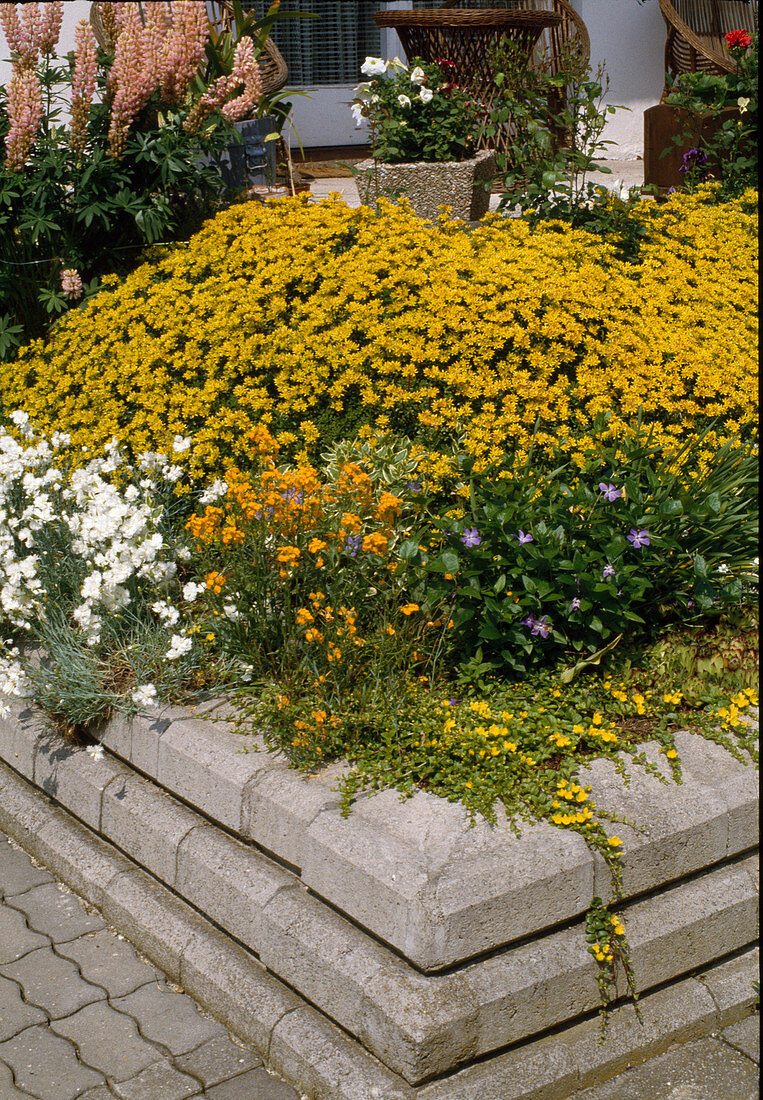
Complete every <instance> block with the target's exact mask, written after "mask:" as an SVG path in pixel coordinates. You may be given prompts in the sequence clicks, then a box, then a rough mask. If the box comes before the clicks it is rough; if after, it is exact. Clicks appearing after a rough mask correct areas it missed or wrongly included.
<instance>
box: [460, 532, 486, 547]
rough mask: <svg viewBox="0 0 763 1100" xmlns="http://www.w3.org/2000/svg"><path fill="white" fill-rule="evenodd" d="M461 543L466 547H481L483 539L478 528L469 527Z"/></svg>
mask: <svg viewBox="0 0 763 1100" xmlns="http://www.w3.org/2000/svg"><path fill="white" fill-rule="evenodd" d="M461 542H462V543H463V544H464V546H479V544H480V543H481V542H482V537H481V535H480V533H479V531H478V530H477V528H476V527H468V528H467V529H466V531H464V533H463V535H462V536H461Z"/></svg>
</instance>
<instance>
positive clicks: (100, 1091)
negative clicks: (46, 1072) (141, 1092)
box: [0, 1085, 203, 1100]
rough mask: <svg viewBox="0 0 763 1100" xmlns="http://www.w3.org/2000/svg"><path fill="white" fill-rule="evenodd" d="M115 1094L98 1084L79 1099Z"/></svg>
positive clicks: (92, 1099) (93, 1099) (101, 1098)
mask: <svg viewBox="0 0 763 1100" xmlns="http://www.w3.org/2000/svg"><path fill="white" fill-rule="evenodd" d="M114 1095H115V1094H114V1093H113V1092H112V1091H111V1089H110V1088H109V1086H108V1085H96V1087H95V1088H94V1089H88V1090H87V1092H83V1093H82V1095H81V1096H78V1097H77V1100H114ZM1 1096H2V1094H1V1093H0V1097H1ZM202 1100H203V1098H202Z"/></svg>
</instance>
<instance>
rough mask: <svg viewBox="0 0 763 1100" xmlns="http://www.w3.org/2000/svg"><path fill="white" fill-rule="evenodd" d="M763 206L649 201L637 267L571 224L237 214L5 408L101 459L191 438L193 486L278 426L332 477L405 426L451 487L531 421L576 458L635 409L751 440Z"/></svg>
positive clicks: (118, 306) (157, 269)
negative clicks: (599, 422) (454, 440)
mask: <svg viewBox="0 0 763 1100" xmlns="http://www.w3.org/2000/svg"><path fill="white" fill-rule="evenodd" d="M756 197H757V196H756V195H755V194H754V193H752V192H750V193H748V194H746V195H745V196H743V198H742V199H739V200H735V201H734V202H729V203H725V204H715V203H714V202H713V201H712V195H711V193H710V192H708V191H702V192H700V193H698V194H695V195H691V196H687V195H685V194H684V195H675V196H673V197H672V198H671V200H670V201H669V202H667V203H666V204H664V205H663V206H656V205H655V204H651V203H649V202H645V203H643V204H642V206H641V207H640V208H639V212H638V216H639V217H640V218H642V219H643V220H644V222H645V224H646V226H647V227H648V233H647V236H646V239H645V242H644V245H643V247H642V251H641V255H640V258H639V262H637V263H626V262H623V261H620V260H618V259H617V258H616V256H615V253H614V248H613V247H612V246H611V245H610V244H608V243H607V242H605V241H603V240H601V239H600V238H598V237H595V236H592V235H591V234H589V233H587V232H585V231H582V230H576V229H571V228H570V227H568V226H566V225H563V224H562V223H555V222H546V223H541V224H540V225H538V226H537V227H536V228H534V229H531V228H530V227H529V226H528V224H527V223H526V222H525V221H523V220H521V219H517V220H513V219H497V218H494V219H487V220H486V221H485V222H484V223H483V224H482V225H481V226H480V227H479V228H478V229H477V230H475V231H474V232H472V233H467V232H465V231H464V230H463V227H462V226H461V225H460V224H459V223H446V224H445V226H444V227H441V228H436V227H434V226H432V225H429V224H427V223H425V222H422V221H420V220H419V219H417V218H416V217H415V216H414V215H413V213H412V212H411V211H410V209H409V208H408V207H407V206H406V205H405V204H401V205H398V206H388V207H385V208H384V209H383V210H382V212H381V213H380V214H378V215H376V214H374V213H372V212H371V211H370V210H368V209H365V208H360V209H357V210H352V209H348V208H347V207H346V206H345V205H344V204H342V203H340V202H335V201H330V200H329V201H325V202H322V203H319V204H310V203H308V202H307V200H305V199H303V200H300V199H296V200H290V201H285V202H280V203H277V204H269V205H267V206H262V205H258V204H254V203H249V204H244V205H239V206H234V207H232V208H231V209H228V210H226V211H225V212H223V213H221V214H219V215H218V216H217V217H215V218H214V219H212V220H210V221H209V222H208V223H207V224H206V225H205V226H204V228H203V229H202V230H201V231H200V232H199V233H197V234H196V235H195V236H194V237H193V238H192V239H191V240H190V242H188V243H187V244H183V245H178V246H174V247H172V248H168V249H165V250H163V251H162V252H160V254H159V255H158V256H155V257H154V258H153V259H151V260H149V261H147V262H146V263H145V264H143V265H142V266H141V267H140V268H139V269H137V270H136V271H134V272H133V273H132V274H131V275H129V276H128V277H127V278H125V279H124V280H123V281H121V282H120V281H118V280H117V279H116V278H115V277H112V278H111V279H108V278H107V279H106V280H105V282H106V284H107V285H106V287H105V288H104V289H103V291H102V292H101V293H99V294H98V295H96V297H95V298H94V299H92V300H91V301H90V302H89V303H88V304H87V305H85V306H84V307H82V308H81V309H79V310H76V311H73V312H72V313H70V314H69V315H67V317H66V318H65V319H64V320H63V321H62V322H61V323H60V324H59V325H57V326H56V328H55V329H54V331H53V333H52V334H51V336H50V338H49V340H48V342H47V343H43V342H36V343H33V344H31V345H29V346H28V347H26V348H25V349H24V350H23V351H22V352H21V353H20V355H19V358H18V360H17V361H15V362H13V363H7V364H3V365H2V368H1V370H0V400H2V403H3V405H4V407H6V408H24V409H25V410H26V411H27V412H28V413H29V414H30V415H31V417H32V421H33V422H34V423H35V424H36V425H37V426H38V427H39V428H41V429H43V430H50V429H52V428H57V429H59V430H64V431H68V432H71V434H72V444H73V446H74V447H75V448H77V449H79V448H81V447H85V448H87V449H88V451H91V452H92V451H96V450H99V449H100V448H101V447H102V445H103V444H104V442H106V441H108V440H109V439H111V437H112V436H116V438H117V439H118V440H120V441H121V442H123V443H124V445H125V446H126V447H128V448H129V450H130V451H131V452H133V453H139V452H141V451H146V450H159V451H162V450H166V449H167V447H168V445H171V440H172V439H173V437H174V436H175V435H178V434H179V435H190V436H191V437H192V438H193V446H192V449H191V451H190V453H189V462H190V469H191V472H192V473H193V474H195V475H201V474H202V473H205V472H209V471H212V470H219V469H221V468H223V467H224V466H225V465H227V464H228V463H229V462H230V461H233V462H236V463H240V464H242V465H243V464H244V463H245V460H246V458H247V447H248V443H247V439H246V436H247V433H248V431H249V430H250V429H251V427H252V425H254V424H257V423H260V422H263V421H264V422H265V423H268V424H269V425H270V426H271V429H272V430H273V431H275V432H276V433H277V434H279V435H280V437H281V439H282V441H284V442H289V441H292V442H294V443H295V449H297V450H298V449H300V447H302V446H306V448H307V451H308V453H309V454H311V455H314V454H315V453H316V451H320V450H321V448H322V446H323V445H325V444H326V443H327V442H331V441H332V440H334V439H336V438H337V437H341V436H349V435H353V434H355V432H356V431H357V430H358V429H359V428H360V429H361V431H362V430H363V429H364V428H365V427H366V426H367V425H370V424H375V425H378V424H379V423H380V422H381V424H382V426H384V425H385V424H386V423H387V420H386V419H385V418H389V422H390V423H391V424H392V425H393V426H394V428H395V430H396V431H403V432H408V434H409V435H411V436H412V437H414V438H417V439H419V440H421V441H422V442H423V443H425V445H426V446H427V447H428V449H429V451H430V454H431V462H430V469H431V470H432V471H433V472H436V471H437V467H438V465H441V464H442V463H444V462H445V459H444V458H443V459H440V457H439V456H440V455H441V454H444V453H445V452H446V451H447V449H448V448H447V446H446V440H447V439H448V437H452V435H453V433H455V432H458V433H460V434H462V435H463V437H464V446H465V448H466V449H467V450H468V451H471V452H472V453H474V454H476V455H478V456H480V457H481V458H482V459H485V460H487V459H491V458H496V457H497V456H498V455H499V454H500V453H502V452H504V451H506V450H511V451H520V452H521V451H522V450H523V449H524V448H526V447H527V445H528V441H529V439H530V436H531V434H532V432H533V429H534V428H535V425H536V422H537V423H538V425H539V435H538V440H539V442H540V443H541V445H543V444H544V443H548V444H550V443H551V442H552V441H553V442H558V441H559V439H560V438H564V437H565V436H567V435H568V434H569V435H570V436H574V437H575V444H574V447H573V448H572V449H573V450H575V449H577V448H582V447H584V446H586V445H587V444H588V443H590V441H591V440H590V435H591V434H593V422H594V419H595V418H596V416H597V414H600V413H602V412H605V411H606V412H609V413H610V414H611V416H610V419H609V423H608V425H607V427H606V428H605V429H600V430H603V431H605V432H606V434H607V435H608V436H609V437H610V438H617V437H618V435H619V434H620V433H621V432H622V431H623V430H624V429H625V427H626V425H628V424H629V423H630V422H632V420H633V419H634V417H635V415H636V412H637V410H638V409H639V408H642V409H643V410H644V414H645V417H646V418H647V419H648V421H649V422H650V423H652V424H653V425H654V426H655V429H656V435H655V442H660V441H665V440H668V439H670V438H686V437H687V436H688V435H690V434H691V433H692V432H693V431H694V430H695V429H696V427H697V426H699V425H700V424H702V423H706V422H707V420H708V419H710V418H713V417H719V418H722V421H723V424H724V433H727V434H733V433H734V432H735V431H736V430H737V428H738V427H739V425H740V424H743V423H746V422H748V421H750V420H751V419H752V418H753V416H754V409H755V400H756V394H757V383H756V371H757V349H756V339H757V335H756V332H757V324H756V309H757V277H756V265H757V235H756V220H755V203H756ZM380 418H381V420H380ZM587 435H588V436H589V438H588V439H587V438H586V436H587ZM709 442H710V445H711V446H712V445H713V444H714V442H715V440H714V439H713V438H712V437H711V439H710V441H709Z"/></svg>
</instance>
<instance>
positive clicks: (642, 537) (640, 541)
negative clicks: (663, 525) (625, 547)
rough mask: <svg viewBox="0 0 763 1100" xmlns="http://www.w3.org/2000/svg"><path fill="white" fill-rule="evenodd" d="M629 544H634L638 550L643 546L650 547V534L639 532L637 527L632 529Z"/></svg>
mask: <svg viewBox="0 0 763 1100" xmlns="http://www.w3.org/2000/svg"><path fill="white" fill-rule="evenodd" d="M628 542H631V543H633V545H634V546H635V548H636V549H637V550H638V549H639V548H640V547H642V546H648V545H649V532H648V531H639V530H637V529H636V528H635V527H631V533H630V534H629V535H628Z"/></svg>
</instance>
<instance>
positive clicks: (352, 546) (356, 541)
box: [344, 535, 363, 558]
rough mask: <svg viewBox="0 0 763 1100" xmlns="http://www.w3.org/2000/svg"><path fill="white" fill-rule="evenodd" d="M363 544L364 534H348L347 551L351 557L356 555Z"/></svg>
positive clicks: (345, 541)
mask: <svg viewBox="0 0 763 1100" xmlns="http://www.w3.org/2000/svg"><path fill="white" fill-rule="evenodd" d="M362 545H363V536H362V535H348V536H347V538H346V539H345V540H344V548H345V551H346V552H347V553H348V554H349V555H350V557H351V558H354V557H355V555H356V554H357V552H358V550H360V548H361V546H362Z"/></svg>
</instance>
